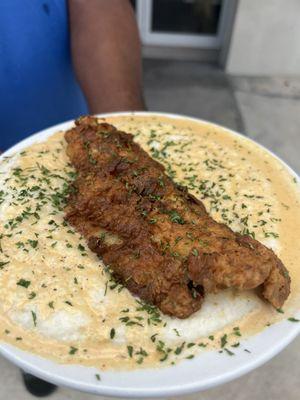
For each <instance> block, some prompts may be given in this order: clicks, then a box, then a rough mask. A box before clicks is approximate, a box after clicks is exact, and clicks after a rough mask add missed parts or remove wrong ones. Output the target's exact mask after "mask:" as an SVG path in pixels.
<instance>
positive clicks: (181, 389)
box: [0, 111, 300, 398]
mask: <svg viewBox="0 0 300 400" xmlns="http://www.w3.org/2000/svg"><path fill="white" fill-rule="evenodd" d="M134 115H139V116H148V117H149V116H151V117H152V116H153V117H155V116H158V117H159V116H161V117H168V118H172V119H184V120H185V121H188V120H190V121H192V122H196V123H197V122H198V123H204V124H209V125H210V126H215V127H216V128H221V129H224V130H225V131H227V132H228V133H230V134H232V135H234V136H238V137H241V138H243V140H246V141H250V142H251V143H255V144H256V145H257V146H258V147H260V148H262V149H263V150H264V151H265V152H267V153H269V154H270V155H272V156H273V157H275V158H276V159H277V160H278V161H279V162H281V164H282V165H283V166H284V167H285V168H286V169H287V170H288V171H289V173H290V174H291V175H292V176H293V177H295V178H296V179H297V181H298V182H299V176H298V175H297V173H296V172H295V171H294V170H293V169H292V168H291V167H289V166H288V165H287V164H286V163H285V162H284V161H283V160H282V159H281V158H280V157H278V156H277V155H276V154H274V153H273V152H272V151H270V150H269V149H267V148H266V147H264V146H263V145H261V144H259V143H257V142H256V141H255V140H253V139H250V138H249V137H246V136H244V135H242V134H240V133H238V132H235V131H234V130H232V129H229V128H227V127H224V126H222V125H219V124H215V123H212V122H210V121H207V120H203V119H200V118H194V117H189V116H185V115H180V114H172V113H164V112H155V111H151V112H145V111H137V112H113V113H105V114H98V115H97V117H99V118H108V117H118V116H134ZM73 123H74V120H70V121H67V122H63V123H61V124H57V125H54V126H52V127H50V128H47V129H44V130H42V131H40V132H38V133H35V134H33V135H30V136H29V137H28V138H26V139H24V140H22V141H20V142H18V143H17V144H16V145H14V146H13V147H11V148H10V149H8V150H7V151H5V152H4V153H3V154H1V156H0V160H2V159H3V158H4V157H6V156H10V155H12V154H13V153H15V152H16V151H19V150H21V149H23V148H25V147H27V146H29V145H30V144H32V143H34V142H37V141H43V140H44V139H45V138H46V137H48V136H50V135H52V134H53V133H55V132H57V131H60V130H65V129H68V128H69V127H70V126H72V125H73ZM296 317H298V318H299V317H300V312H298V313H296ZM282 328H284V329H285V330H286V333H285V334H284V336H283V337H282V338H280V340H277V342H276V346H274V347H273V348H270V349H268V350H266V351H264V352H262V353H261V354H260V355H255V356H254V357H253V356H252V357H249V359H248V361H246V362H244V363H241V366H240V368H234V369H232V370H229V371H227V372H224V373H222V374H219V375H216V376H215V377H212V378H210V379H207V380H206V381H200V380H199V381H196V382H191V383H186V384H185V385H180V386H178V385H176V383H175V382H174V384H173V385H170V386H167V387H147V388H142V387H141V388H137V387H134V385H133V386H132V387H122V385H121V386H120V385H119V386H113V385H106V384H105V379H104V380H103V381H100V382H95V383H86V382H80V380H76V379H70V378H68V377H64V376H62V374H61V373H58V374H55V373H52V372H49V369H51V368H47V365H46V367H45V366H44V367H41V366H39V365H38V363H40V364H41V363H46V364H49V365H50V364H51V365H52V364H53V365H56V366H57V368H58V369H62V368H63V369H65V368H66V367H68V365H65V366H64V365H62V364H56V363H53V362H52V361H50V360H47V359H43V358H41V357H39V356H35V355H33V354H31V353H27V352H25V351H23V350H20V349H18V348H16V347H14V346H11V345H7V344H5V343H0V354H2V355H3V356H4V357H5V358H7V359H8V360H9V361H11V362H12V363H14V364H16V365H17V366H18V367H20V368H22V369H23V370H25V371H27V372H29V373H32V374H34V375H35V376H37V377H39V378H41V379H45V380H47V381H49V382H52V383H54V384H57V385H60V386H67V387H70V388H73V389H77V390H80V391H84V392H89V393H94V394H98V395H106V396H117V397H134V398H135V397H162V396H177V395H184V394H189V393H194V392H197V391H202V390H206V389H209V388H212V387H215V386H217V385H221V384H223V383H226V382H229V381H231V380H233V379H236V378H238V377H240V376H242V375H244V374H246V373H247V372H250V371H251V370H253V369H255V368H257V367H259V366H261V365H262V364H264V363H265V362H267V361H268V360H270V359H271V358H273V357H274V356H275V355H276V354H278V353H279V352H280V351H282V350H283V349H284V348H285V347H286V346H287V345H288V344H289V343H290V342H291V341H292V340H293V339H295V338H296V336H297V335H298V334H299V333H300V324H297V323H296V324H292V323H289V322H287V321H281V322H280V323H277V324H275V325H273V326H271V327H269V328H268V331H269V330H270V331H272V330H273V331H274V330H278V329H282ZM263 332H266V330H264V331H263ZM261 334H262V333H260V334H258V335H255V336H254V337H251V338H249V339H246V340H244V341H243V342H245V343H248V342H251V340H252V339H255V338H257V337H258V336H259V335H261ZM206 353H210V354H214V352H206ZM201 357H202V354H201V355H200V356H198V357H196V358H195V359H194V360H191V361H189V362H188V363H189V364H190V365H192V364H194V363H195V361H196V360H197V359H198V360H201ZM32 359H34V360H33V361H32ZM40 360H42V361H43V362H41V361H40ZM229 360H230V359H228V362H229ZM183 364H184V365H187V364H186V362H185V361H184V362H182V363H180V364H179V365H178V366H175V367H170V368H162V369H155V370H153V369H148V370H140V371H134V372H127V373H125V374H131V375H135V374H137V375H139V374H140V375H141V374H144V373H145V371H146V374H150V376H151V374H152V375H153V374H155V375H160V373H161V371H165V370H166V369H172V370H173V371H176V369H178V368H179V369H183V370H184V369H185V367H182V366H183ZM196 364H197V363H196ZM195 366H197V365H195ZM80 368H85V369H86V368H88V369H90V370H91V374H93V372H94V371H96V372H97V370H95V369H93V368H90V367H80ZM92 371H93V372H92ZM112 374H113V375H116V376H118V375H122V373H120V372H118V371H115V372H112ZM102 375H103V377H105V375H106V373H104V372H101V376H102ZM175 375H176V373H175Z"/></svg>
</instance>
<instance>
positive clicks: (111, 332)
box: [109, 328, 116, 339]
mask: <svg viewBox="0 0 300 400" xmlns="http://www.w3.org/2000/svg"><path fill="white" fill-rule="evenodd" d="M115 335H116V330H115V328H112V329H111V330H110V333H109V336H110V338H111V339H113V338H114V337H115Z"/></svg>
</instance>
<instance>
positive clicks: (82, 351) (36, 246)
mask: <svg viewBox="0 0 300 400" xmlns="http://www.w3.org/2000/svg"><path fill="white" fill-rule="evenodd" d="M106 120H107V121H108V122H110V123H112V124H114V125H115V126H116V127H117V128H118V129H121V130H124V131H127V132H131V133H133V134H134V135H135V137H136V141H137V142H138V143H140V144H141V145H142V146H143V147H144V148H145V150H147V151H148V152H149V153H150V154H151V155H152V157H154V158H156V159H157V160H158V161H160V162H161V163H163V164H164V165H165V167H166V171H167V173H168V174H169V175H170V176H171V177H172V178H173V179H174V180H175V181H176V182H178V183H181V184H183V185H185V186H187V187H188V189H189V191H190V192H192V193H193V194H194V195H196V196H197V197H199V198H201V199H202V200H203V202H204V204H205V206H206V208H207V210H208V211H209V212H210V214H211V215H212V216H213V217H214V218H215V219H217V220H218V221H220V222H225V223H226V224H228V225H229V226H230V227H231V228H232V229H233V230H235V231H239V232H242V233H244V234H248V235H252V236H254V237H255V238H256V239H258V240H260V241H261V242H263V243H264V244H265V245H267V246H269V247H272V249H273V250H274V251H275V252H276V253H277V254H278V255H279V257H281V258H282V260H283V262H284V263H285V265H286V266H287V268H288V269H289V272H290V275H291V279H292V292H291V295H290V297H289V299H288V301H287V302H286V304H285V306H284V313H282V312H277V311H276V310H274V309H273V308H272V307H271V306H270V305H268V304H267V303H266V302H264V301H262V300H261V299H260V298H259V296H257V294H256V293H254V291H245V292H241V293H237V292H236V291H234V290H226V291H222V292H220V293H218V294H211V295H208V296H207V297H206V299H205V302H204V304H203V306H202V309H201V310H199V311H198V312H196V313H195V314H194V315H192V316H191V317H190V318H187V319H185V320H178V319H176V318H171V317H168V316H164V315H162V314H161V313H160V312H159V311H158V310H157V309H156V308H155V307H152V306H150V305H147V304H144V303H142V302H140V301H139V299H137V298H134V297H133V296H132V295H131V294H130V293H129V292H128V291H127V289H125V288H123V287H122V286H121V285H120V284H118V283H117V282H115V281H114V280H113V279H112V277H111V276H110V273H109V271H108V270H107V269H105V267H104V265H103V264H102V262H101V261H100V260H99V259H98V258H97V257H96V256H95V255H94V254H93V253H92V252H90V251H89V249H88V247H87V245H86V243H85V241H84V239H83V238H82V237H80V235H79V234H77V233H76V232H75V231H74V230H73V229H72V228H71V227H70V226H68V224H67V223H65V222H64V219H63V217H64V212H63V209H64V205H65V199H66V196H67V195H68V193H69V184H70V183H71V182H72V180H73V179H74V170H73V169H72V167H71V166H70V164H69V161H68V158H67V156H66V154H65V146H66V144H65V141H64V138H63V132H59V133H57V134H55V135H53V136H52V137H50V138H49V139H47V140H46V141H45V142H41V143H36V144H34V145H32V146H30V147H28V148H26V149H24V150H23V151H21V152H19V153H18V154H15V155H14V156H12V157H9V158H3V159H2V162H1V163H0V187H1V190H0V235H1V236H0V340H2V341H4V342H8V343H12V344H14V345H16V346H18V347H21V348H23V349H25V350H28V351H31V352H34V353H37V354H40V355H42V356H44V357H47V358H51V359H55V360H58V361H60V362H63V363H81V364H84V365H92V366H97V367H99V368H102V369H110V368H115V369H130V368H141V367H149V366H163V365H169V364H170V363H171V364H172V363H174V362H176V361H178V360H180V359H182V358H192V357H193V356H194V355H196V354H198V353H199V352H201V351H203V348H206V349H209V348H223V349H224V348H226V349H227V348H228V349H231V351H232V350H233V349H232V347H231V345H237V342H238V341H240V336H241V335H242V336H243V337H244V336H247V335H250V334H254V333H255V332H259V331H261V330H262V329H264V328H265V327H266V326H267V325H269V324H271V323H274V322H276V321H278V320H280V319H283V318H288V317H289V316H291V315H292V314H293V313H294V312H295V311H296V310H297V302H298V301H299V294H300V268H299V267H298V265H297V263H296V261H295V260H297V259H299V258H300V249H299V248H297V247H296V246H295V245H294V244H295V238H297V237H299V230H300V207H299V199H300V195H299V190H298V186H297V184H296V182H294V180H295V179H294V178H293V177H292V176H291V175H290V174H289V173H288V172H287V170H286V168H285V167H284V166H283V165H282V164H281V163H280V162H279V161H278V160H276V159H275V158H274V157H273V156H272V155H270V154H269V153H267V152H266V151H265V150H263V149H261V148H260V147H258V146H257V145H255V144H254V143H252V142H250V141H248V140H247V139H245V138H242V137H237V136H233V135H232V134H231V133H230V132H228V131H226V130H225V129H223V128H220V127H216V126H214V125H211V124H208V123H204V122H203V123H201V122H193V121H190V120H184V119H183V120H179V119H176V120H175V119H170V118H167V117H161V116H157V117H155V116H154V117H153V116H147V117H142V116H123V117H110V118H107V119H106ZM280 311H282V310H280ZM241 346H242V343H241ZM223 354H225V355H226V353H223ZM220 356H222V355H220Z"/></svg>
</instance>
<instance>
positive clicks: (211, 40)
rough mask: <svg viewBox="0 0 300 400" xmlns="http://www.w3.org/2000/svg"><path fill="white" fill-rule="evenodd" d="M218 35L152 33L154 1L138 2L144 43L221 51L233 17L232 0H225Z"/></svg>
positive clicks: (143, 0) (139, 21) (144, 0)
mask: <svg viewBox="0 0 300 400" xmlns="http://www.w3.org/2000/svg"><path fill="white" fill-rule="evenodd" d="M223 2H224V3H223V6H222V11H221V16H220V22H219V26H218V31H217V34H216V35H205V34H183V33H159V32H152V31H151V16H152V7H153V0H136V15H137V21H138V26H139V30H140V35H141V39H142V43H143V44H144V45H150V46H168V47H176V46H177V47H189V48H195V49H197V48H198V49H220V48H221V47H222V44H223V39H224V35H225V32H226V30H227V25H228V22H229V20H230V18H229V16H230V15H231V5H232V4H233V3H232V2H231V1H230V0H223Z"/></svg>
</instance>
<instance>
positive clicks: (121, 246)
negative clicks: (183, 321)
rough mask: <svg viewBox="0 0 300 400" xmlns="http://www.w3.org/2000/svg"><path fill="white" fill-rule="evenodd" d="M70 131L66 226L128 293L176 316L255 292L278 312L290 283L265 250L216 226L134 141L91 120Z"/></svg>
mask: <svg viewBox="0 0 300 400" xmlns="http://www.w3.org/2000/svg"><path fill="white" fill-rule="evenodd" d="M75 125H76V126H75V127H74V128H72V129H70V130H69V131H67V132H66V135H65V138H66V141H67V143H68V146H67V154H68V156H69V157H70V160H71V162H72V164H73V165H74V167H75V168H76V171H77V173H78V177H77V178H76V180H75V182H74V190H73V191H72V195H71V196H70V198H69V201H68V206H67V208H66V220H67V221H68V222H69V223H70V224H71V225H73V226H74V227H75V228H76V229H77V230H78V231H79V232H80V233H81V234H83V235H84V236H85V238H86V240H87V242H88V245H89V247H90V249H91V250H92V251H94V252H96V253H97V254H98V255H99V256H101V257H102V259H103V261H104V263H105V264H106V265H109V267H110V268H111V270H112V272H113V274H114V276H115V277H116V278H117V279H118V280H119V281H120V282H121V283H122V284H123V285H125V286H126V287H127V288H128V289H129V290H130V291H131V292H132V293H134V294H136V295H138V296H139V297H141V298H142V299H143V300H145V301H147V302H150V303H152V304H154V305H156V306H158V307H159V308H160V309H161V311H163V312H164V313H166V314H169V315H173V316H176V317H179V318H187V317H188V316H190V315H191V314H192V313H193V312H195V311H196V310H198V309H199V308H200V307H201V304H202V301H203V298H204V295H205V294H207V293H210V292H216V291H217V290H219V289H224V288H236V289H254V288H256V287H257V286H260V285H262V295H263V296H264V297H265V299H267V300H268V301H269V302H270V303H271V304H272V305H273V306H274V307H276V308H280V307H281V306H282V305H283V303H284V301H285V300H286V299H287V297H288V295H289V292H290V278H289V274H288V271H287V269H286V268H285V267H284V265H283V264H282V262H281V261H280V260H279V258H278V257H277V256H276V255H275V253H274V252H273V251H272V250H271V249H268V248H267V247H266V246H264V245H263V244H261V243H259V242H258V241H257V240H255V239H253V238H251V237H249V236H246V235H241V234H239V233H234V232H233V231H232V230H231V229H230V228H229V227H227V226H226V225H225V224H221V223H218V222H216V221H215V220H214V219H213V218H212V217H211V216H210V215H209V214H208V213H207V212H206V209H205V207H204V205H203V203H202V202H201V201H200V200H198V199H197V198H196V197H194V196H192V195H191V194H189V193H188V191H187V189H186V188H184V187H182V186H180V185H176V184H175V183H174V182H173V181H172V180H171V178H170V177H168V176H167V175H166V174H165V171H164V167H163V165H162V164H160V163H158V162H157V161H156V160H154V159H153V158H151V157H150V156H149V155H148V154H147V153H146V152H145V151H144V150H143V149H142V148H141V147H140V146H139V145H138V144H137V143H135V142H134V140H133V139H134V137H133V135H130V134H127V133H125V132H121V131H118V130H117V129H116V128H115V127H114V126H113V125H110V124H107V123H100V122H98V120H97V118H94V117H82V118H80V119H78V120H77V121H76V122H75ZM200 174H201V171H200Z"/></svg>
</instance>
